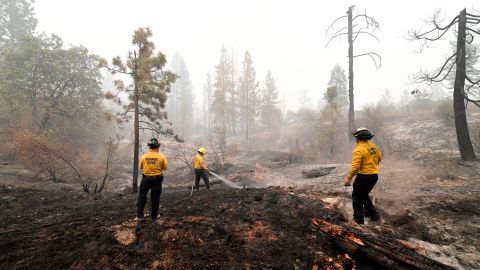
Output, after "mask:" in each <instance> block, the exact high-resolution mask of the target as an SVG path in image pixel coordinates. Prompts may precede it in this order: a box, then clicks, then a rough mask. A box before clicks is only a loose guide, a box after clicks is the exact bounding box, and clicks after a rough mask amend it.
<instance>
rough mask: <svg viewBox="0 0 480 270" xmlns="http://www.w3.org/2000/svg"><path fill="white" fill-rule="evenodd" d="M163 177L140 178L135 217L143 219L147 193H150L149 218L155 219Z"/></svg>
mask: <svg viewBox="0 0 480 270" xmlns="http://www.w3.org/2000/svg"><path fill="white" fill-rule="evenodd" d="M162 182H163V175H156V176H146V175H144V176H143V178H142V182H140V190H139V191H138V203H137V217H140V218H142V217H143V209H144V208H145V204H147V193H148V191H149V190H151V192H150V202H151V208H150V217H151V218H152V219H156V218H157V216H158V207H159V205H160V194H161V193H162Z"/></svg>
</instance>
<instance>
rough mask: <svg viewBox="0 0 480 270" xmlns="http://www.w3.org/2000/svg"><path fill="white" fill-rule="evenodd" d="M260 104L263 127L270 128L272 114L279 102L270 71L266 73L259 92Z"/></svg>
mask: <svg viewBox="0 0 480 270" xmlns="http://www.w3.org/2000/svg"><path fill="white" fill-rule="evenodd" d="M261 102H262V106H261V111H262V113H261V115H262V122H263V125H264V126H266V127H267V128H270V127H271V124H272V117H273V113H274V111H275V106H276V104H278V102H279V101H278V90H277V86H276V84H275V79H274V78H273V76H272V72H270V70H268V71H267V75H266V76H265V82H264V87H263V88H262V91H261Z"/></svg>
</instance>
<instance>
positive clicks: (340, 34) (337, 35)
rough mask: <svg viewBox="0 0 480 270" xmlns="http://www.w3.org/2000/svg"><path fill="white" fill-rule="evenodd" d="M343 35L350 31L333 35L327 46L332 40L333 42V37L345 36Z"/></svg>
mask: <svg viewBox="0 0 480 270" xmlns="http://www.w3.org/2000/svg"><path fill="white" fill-rule="evenodd" d="M343 35H348V33H344V32H342V33H338V34H336V35H334V36H332V37H331V38H330V39H329V40H328V42H327V45H325V47H328V44H330V42H331V41H332V40H333V39H335V38H336V37H339V36H343Z"/></svg>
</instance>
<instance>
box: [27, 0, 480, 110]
mask: <svg viewBox="0 0 480 270" xmlns="http://www.w3.org/2000/svg"><path fill="white" fill-rule="evenodd" d="M352 4H353V5H356V6H357V7H358V8H359V10H360V11H363V10H366V11H367V13H368V14H369V15H371V16H374V17H375V18H376V19H377V21H378V22H379V23H380V27H381V28H380V30H379V31H378V32H377V35H378V37H379V38H380V41H379V42H377V41H376V40H374V39H371V38H369V37H367V36H364V37H361V38H359V39H357V41H356V42H355V52H354V53H355V54H357V53H362V52H367V51H372V50H373V51H376V52H378V53H379V54H380V55H381V56H382V58H383V65H382V67H381V69H379V70H376V69H375V67H374V65H373V64H372V62H371V60H370V59H368V58H366V57H363V58H357V59H356V60H355V64H354V69H355V94H356V96H355V101H356V108H358V107H360V106H361V105H364V104H367V103H369V102H375V101H376V100H378V99H379V98H380V97H381V95H382V94H383V92H384V90H385V89H389V90H390V91H391V92H392V95H393V96H394V98H396V99H398V97H399V96H400V94H401V92H402V91H403V90H404V89H412V87H413V86H411V85H409V76H410V75H411V74H412V73H414V72H415V71H418V70H419V69H420V68H431V67H437V66H438V65H440V64H442V63H443V62H441V61H442V59H443V57H444V56H445V54H446V53H447V52H448V50H449V45H448V40H445V41H443V42H441V43H439V46H437V48H433V49H428V50H427V51H426V52H425V53H423V54H417V53H415V50H416V49H418V48H419V45H420V44H419V43H415V42H410V41H407V40H406V39H405V36H406V33H407V31H408V30H409V29H412V28H419V27H420V26H421V25H422V22H421V19H424V18H426V17H428V16H430V15H431V14H432V13H433V11H434V10H435V9H436V8H441V9H442V14H443V15H444V16H445V17H446V18H447V19H449V18H452V17H453V16H455V15H456V14H458V13H459V12H460V10H461V9H462V8H464V7H466V8H467V9H469V10H471V8H472V7H474V8H476V10H480V2H478V1H463V0H456V1H451V0H450V1H446V0H442V1H418V0H417V1H410V0H408V1H406V0H404V1H385V0H383V1H343V0H336V1H319V0H312V1H306V0H305V1H304V0H296V1H281V0H276V1H275V0H236V1H231V0H218V1H214V0H202V1H198V0H197V1H196V0H191V1H186V0H171V1H153V0H150V1H149V0H136V1H119V0H116V1H115V0H101V1H99V0H37V1H36V3H35V9H36V14H37V17H38V20H39V24H38V31H45V32H47V33H55V34H58V35H59V36H61V37H62V38H63V40H64V41H65V42H66V43H69V44H73V45H84V46H86V47H87V48H88V49H89V50H90V51H91V52H92V53H95V54H98V55H100V56H102V57H105V58H107V59H111V58H112V57H113V56H116V55H120V56H122V57H124V56H126V54H127V51H128V50H130V49H131V45H130V44H131V36H132V33H133V31H134V29H136V28H138V27H140V26H150V28H151V29H152V31H153V35H154V36H153V41H154V42H155V44H156V46H157V48H158V49H159V50H161V51H162V52H164V53H165V54H167V56H171V55H173V53H174V52H175V51H178V52H179V53H180V54H181V55H182V56H183V58H184V60H185V62H186V64H187V67H188V69H189V72H190V76H191V80H192V83H193V86H194V88H195V94H196V96H197V97H201V91H202V86H203V84H204V81H205V77H206V73H207V71H210V72H211V73H212V75H213V71H214V66H215V65H216V64H217V62H218V59H219V57H220V48H221V46H222V44H223V45H225V46H226V47H227V48H228V50H230V51H233V52H234V56H235V60H236V62H237V64H238V65H237V69H240V68H241V61H242V60H243V54H244V52H245V50H246V49H248V50H249V51H250V53H251V55H252V59H253V62H254V67H255V69H256V71H257V79H258V80H259V81H260V82H263V79H264V77H265V73H266V71H267V69H270V70H271V71H272V73H273V75H274V77H275V79H276V81H277V88H278V89H279V91H280V96H281V97H285V99H286V100H287V106H288V107H291V108H296V107H297V106H298V100H299V94H300V92H302V91H303V90H305V89H307V90H308V91H309V93H310V96H311V101H312V102H311V105H312V106H315V105H316V104H317V101H318V99H319V98H320V96H321V95H322V94H323V92H324V91H325V89H326V85H327V83H328V80H329V77H330V70H331V69H332V68H333V66H334V65H335V63H339V64H340V65H341V66H342V67H343V68H344V69H347V68H348V66H347V57H346V56H347V40H346V38H342V39H339V40H336V41H334V42H332V43H331V44H330V46H329V47H328V48H325V45H326V41H327V38H326V36H325V30H326V28H327V27H328V26H329V24H330V22H331V21H333V20H334V19H335V18H337V17H339V16H342V15H344V14H345V12H346V10H347V8H348V6H350V5H352ZM344 23H345V25H346V21H344ZM451 37H452V36H449V37H448V39H451ZM237 72H240V70H237ZM197 101H199V100H198V99H197Z"/></svg>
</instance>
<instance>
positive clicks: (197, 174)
mask: <svg viewBox="0 0 480 270" xmlns="http://www.w3.org/2000/svg"><path fill="white" fill-rule="evenodd" d="M200 178H202V179H203V182H205V187H207V189H210V181H209V180H208V174H207V172H206V170H201V169H195V190H196V191H198V190H199V189H200V188H199V186H200Z"/></svg>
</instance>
